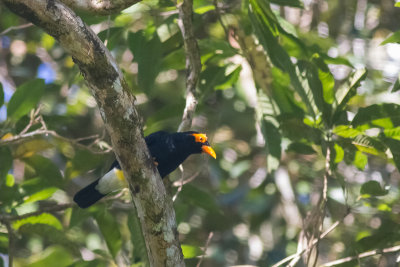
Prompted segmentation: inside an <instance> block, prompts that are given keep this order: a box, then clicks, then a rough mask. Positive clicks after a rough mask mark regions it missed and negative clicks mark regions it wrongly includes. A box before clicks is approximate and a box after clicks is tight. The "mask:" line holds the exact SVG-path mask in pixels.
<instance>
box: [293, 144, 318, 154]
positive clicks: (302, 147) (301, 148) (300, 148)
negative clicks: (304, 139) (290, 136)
mask: <svg viewBox="0 0 400 267" xmlns="http://www.w3.org/2000/svg"><path fill="white" fill-rule="evenodd" d="M286 150H287V151H289V152H290V151H293V152H295V153H299V154H304V155H312V154H315V153H317V152H316V151H315V150H314V149H313V148H312V147H311V146H309V145H307V144H304V143H298V142H295V143H291V144H290V145H289V146H288V148H287V149H286Z"/></svg>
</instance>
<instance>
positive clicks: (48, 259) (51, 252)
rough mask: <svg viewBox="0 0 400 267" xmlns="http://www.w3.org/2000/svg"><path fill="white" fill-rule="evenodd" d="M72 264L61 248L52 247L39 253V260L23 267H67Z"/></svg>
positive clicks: (69, 257)
mask: <svg viewBox="0 0 400 267" xmlns="http://www.w3.org/2000/svg"><path fill="white" fill-rule="evenodd" d="M72 262H73V257H72V256H71V255H70V253H69V252H68V250H66V249H65V248H64V247H62V246H52V247H48V248H46V250H44V251H42V252H41V253H40V257H39V259H36V260H34V261H33V262H32V263H30V264H27V265H25V266H26V267H43V266H57V267H67V266H70V264H71V263H72Z"/></svg>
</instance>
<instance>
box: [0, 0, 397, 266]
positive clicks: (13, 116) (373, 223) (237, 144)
mask: <svg viewBox="0 0 400 267" xmlns="http://www.w3.org/2000/svg"><path fill="white" fill-rule="evenodd" d="M309 2H310V1H304V3H303V2H302V1H298V0H285V1H277V0H274V1H272V0H270V1H263V0H248V1H227V0H226V1H222V0H221V1H211V0H201V1H197V0H196V1H194V16H193V20H194V27H195V31H196V37H197V38H198V42H199V47H200V52H201V62H202V72H201V76H200V82H199V84H198V100H199V105H198V107H197V111H196V114H197V116H196V117H195V118H194V120H193V129H196V130H199V131H204V132H206V133H207V134H208V136H209V141H210V143H211V144H212V146H213V147H214V148H215V150H216V152H217V160H213V159H206V158H205V157H202V156H192V157H191V158H190V159H189V160H188V161H187V162H186V163H185V164H184V166H183V168H184V171H183V174H182V173H181V172H180V171H179V170H177V171H175V172H174V173H173V174H171V175H170V177H169V178H170V180H172V181H175V183H174V185H176V186H173V188H172V189H171V191H172V192H171V195H175V194H176V196H177V198H176V201H175V202H174V205H175V211H176V216H177V221H178V232H179V235H180V239H181V242H182V244H183V245H182V250H183V254H184V256H185V260H186V264H187V266H196V264H197V263H198V261H199V259H198V257H199V256H201V255H203V254H204V251H203V248H204V246H205V244H206V243H208V242H207V237H208V236H209V234H210V233H211V232H212V233H213V235H212V239H211V240H209V244H208V246H207V247H206V249H207V254H206V256H205V258H204V259H203V262H202V266H228V265H236V264H254V265H257V266H270V265H272V264H274V263H276V262H278V261H279V260H281V259H283V258H285V257H286V256H289V255H291V254H294V253H296V246H297V243H298V240H299V238H301V236H302V235H301V234H300V232H301V231H302V230H303V231H309V232H307V233H311V230H310V229H313V227H314V229H315V228H317V229H319V224H317V225H313V223H312V222H313V220H312V219H313V218H312V217H311V216H310V215H309V214H314V212H315V211H317V212H319V213H320V215H321V216H322V217H323V218H324V221H325V224H329V225H331V224H332V223H334V222H335V221H339V222H341V224H340V225H339V226H338V227H337V228H336V229H334V231H332V232H331V233H330V234H329V235H328V236H327V237H325V238H324V239H321V240H320V242H319V244H318V247H319V257H318V259H317V262H318V264H323V263H324V262H325V261H326V259H340V258H344V257H346V256H354V255H358V254H360V253H362V252H365V251H368V250H373V249H382V248H388V247H392V246H394V245H395V244H398V242H399V236H398V234H397V232H398V231H397V229H398V225H397V222H398V218H397V215H396V213H395V212H396V210H397V208H398V205H399V190H398V179H399V172H398V170H399V169H400V105H399V104H398V102H399V101H398V100H399V99H398V92H397V91H398V90H399V88H400V85H399V74H398V73H399V68H398V67H396V68H395V67H392V69H390V68H389V67H387V66H394V65H396V64H397V66H399V65H400V64H399V63H400V62H399V61H400V60H399V57H398V56H395V55H392V54H391V53H394V52H396V53H397V54H398V53H399V40H400V38H399V36H400V35H399V33H400V31H399V25H398V21H397V19H395V18H398V16H399V15H400V14H399V13H400V11H399V9H398V8H395V7H393V10H390V11H389V10H387V9H385V8H384V6H385V5H381V4H380V3H378V2H379V1H378V2H377V1H368V4H365V7H360V6H359V5H361V4H360V3H361V2H363V3H364V2H365V1H355V0H354V1H353V0H352V1H333V0H328V1H314V2H313V3H312V4H310V3H309ZM215 3H217V6H215ZM357 3H358V4H357ZM308 5H311V6H308ZM351 5H354V6H351ZM393 5H396V6H397V7H399V3H396V4H395V3H393ZM350 6H351V8H350ZM355 6H357V8H354V7H355ZM346 7H347V8H346ZM0 8H1V11H2V12H1V13H2V16H1V18H0V25H1V28H2V29H6V28H9V27H12V26H16V25H19V24H23V23H24V21H23V20H22V19H21V18H18V17H16V16H15V15H13V14H12V13H11V12H10V11H9V10H7V9H6V8H5V7H4V6H1V7H0ZM306 9H307V11H306ZM175 11H176V7H175V6H174V3H173V2H172V1H143V2H140V3H138V4H135V5H134V6H132V7H130V8H128V9H126V10H124V11H122V12H120V13H118V14H115V15H113V16H112V17H111V18H110V19H108V18H107V17H94V16H92V15H87V14H81V16H82V18H83V20H84V21H85V22H86V23H87V24H90V25H91V26H92V27H93V29H94V30H95V31H96V32H97V33H98V36H99V37H100V38H101V39H102V40H104V41H107V47H108V48H109V49H110V51H111V52H112V54H113V56H114V57H115V58H116V60H117V62H118V63H119V66H120V67H121V68H122V70H123V71H124V75H125V79H126V81H127V83H128V84H129V86H130V88H132V92H133V93H134V94H135V96H136V97H137V107H138V109H139V111H140V113H141V115H142V116H143V117H144V125H145V128H144V131H145V135H147V134H149V133H152V132H154V131H157V130H167V131H176V129H177V127H178V125H179V122H180V120H181V117H182V112H183V108H184V106H185V89H184V88H185V79H186V70H185V54H184V48H183V40H182V36H181V33H180V31H179V27H178V26H177V18H178V14H177V12H175ZM377 14H380V15H377ZM384 16H386V17H387V18H388V19H386V20H382V19H381V18H383V17H384ZM396 16H397V17H396ZM392 17H393V20H392V19H391V18H392ZM307 21H308V22H307ZM100 29H102V30H101V31H100ZM104 29H105V30H104ZM388 29H390V31H392V32H393V34H390V36H389V37H387V36H388V35H389V34H388V33H389V31H388ZM0 38H1V51H2V56H1V58H0V61H1V62H2V64H4V65H5V66H7V69H8V72H7V74H6V75H5V76H4V77H0V78H1V79H0V81H1V86H0V139H1V140H0V192H1V193H0V223H1V224H0V229H1V232H0V253H1V255H6V254H7V253H8V252H9V241H10V239H13V240H12V241H13V242H14V244H13V246H14V250H15V251H14V252H13V253H14V256H15V266H43V265H45V264H46V265H48V266H55V265H57V266H110V265H112V264H114V265H118V266H141V265H145V264H146V263H145V262H144V258H145V255H144V253H145V245H144V244H143V240H141V238H142V237H141V235H140V232H139V230H140V229H138V227H139V225H138V223H137V221H136V218H135V216H134V214H133V211H132V207H131V204H130V196H129V194H128V193H127V192H128V191H127V190H123V191H122V192H121V193H119V192H118V193H115V194H113V195H111V196H109V197H107V198H106V199H105V200H104V201H102V202H101V203H99V204H96V205H95V206H94V207H91V208H89V209H85V210H81V209H79V208H77V207H76V206H73V207H72V206H71V205H66V206H62V205H64V204H65V203H70V202H71V201H72V196H73V195H74V193H75V192H76V191H77V190H79V189H80V188H82V187H83V186H85V185H87V184H88V183H89V182H90V181H91V180H93V179H94V178H97V177H99V176H100V175H101V174H103V173H104V172H105V171H106V170H107V168H108V166H109V163H110V161H111V160H113V155H112V153H108V150H107V148H108V147H109V144H108V139H107V137H106V136H105V135H104V134H103V133H104V132H105V129H104V127H103V126H102V121H101V116H100V114H99V111H98V109H97V107H96V103H95V101H94V99H93V97H92V96H91V95H90V90H89V89H88V88H87V87H86V85H85V83H84V80H83V77H82V76H81V74H80V72H79V70H78V68H77V67H76V66H75V65H74V64H73V60H72V59H71V57H70V56H69V55H68V53H67V52H66V51H64V50H63V49H62V48H61V47H60V46H59V45H58V44H57V42H55V41H54V39H53V38H52V37H51V36H49V35H47V34H46V33H44V32H43V31H41V30H40V29H39V28H37V27H34V26H32V27H28V28H23V29H19V30H12V31H9V32H7V33H5V34H2V35H1V36H0ZM379 44H380V45H379ZM352 47H353V48H354V49H352ZM377 51H380V54H379V55H380V58H379V59H377V58H375V57H374V55H375V54H377V53H378V52H377ZM382 51H383V52H382ZM3 55H4V56H3ZM377 61H379V62H377ZM381 62H383V63H381ZM385 65H386V67H385ZM393 68H394V69H395V71H393ZM49 130H51V131H54V132H55V133H57V135H55V134H53V133H49ZM39 132H40V133H42V134H34V133H39ZM93 135H96V136H94V137H93ZM88 136H89V138H87V137H88ZM181 177H184V178H186V179H188V178H192V179H193V181H192V182H191V183H190V184H184V185H183V187H182V188H181V190H180V189H179V190H178V188H179V187H180V186H182V183H181V181H180V178H181ZM289 177H290V178H289ZM194 178H195V179H194ZM324 179H327V182H328V183H327V188H326V189H327V194H326V196H325V199H324V196H323V194H322V193H321V192H322V191H323V190H322V189H323V186H321V185H322V184H323V183H324ZM320 197H321V198H322V199H323V200H322V201H323V203H325V204H326V205H325V208H323V212H321V210H320V209H319V206H318V205H317V201H316V199H318V198H320ZM54 207H56V208H54ZM57 207H59V208H57ZM64 207H65V208H64ZM53 208H54V209H53ZM30 213H32V214H30ZM324 215H326V216H324ZM10 218H11V219H10ZM8 221H9V222H12V224H11V227H12V229H13V231H14V232H15V233H13V235H12V236H10V235H7V234H5V233H8V229H7V227H6V223H5V222H8ZM303 221H304V222H305V223H304V224H303V223H302V222H303ZM309 221H311V223H310V222H309ZM324 230H325V228H324ZM315 237H317V236H315ZM308 241H309V240H308ZM302 260H305V259H302ZM393 260H394V259H393V257H392V255H391V254H384V255H381V256H379V257H378V256H375V257H370V258H364V259H359V261H360V262H362V263H363V265H364V264H365V265H370V266H374V265H377V264H378V262H385V263H387V266H390V263H392V262H393ZM1 264H2V261H1V260H0V265H1Z"/></svg>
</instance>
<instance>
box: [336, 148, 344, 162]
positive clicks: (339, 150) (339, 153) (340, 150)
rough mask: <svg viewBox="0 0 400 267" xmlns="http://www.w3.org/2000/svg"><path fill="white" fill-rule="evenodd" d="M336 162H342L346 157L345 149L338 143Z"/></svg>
mask: <svg viewBox="0 0 400 267" xmlns="http://www.w3.org/2000/svg"><path fill="white" fill-rule="evenodd" d="M335 155H336V156H335V163H339V162H342V160H343V158H344V150H343V148H342V147H341V146H339V145H338V144H335Z"/></svg>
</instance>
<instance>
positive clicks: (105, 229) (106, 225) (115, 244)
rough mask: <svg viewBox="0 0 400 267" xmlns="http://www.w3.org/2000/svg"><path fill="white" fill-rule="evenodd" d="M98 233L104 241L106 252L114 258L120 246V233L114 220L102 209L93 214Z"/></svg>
mask: <svg viewBox="0 0 400 267" xmlns="http://www.w3.org/2000/svg"><path fill="white" fill-rule="evenodd" d="M94 217H95V218H96V221H97V224H98V225H99V228H100V232H101V234H102V235H103V237H104V240H105V241H106V244H107V247H108V250H109V251H110V253H111V255H112V256H113V257H114V258H115V257H116V256H117V254H118V252H119V251H120V249H121V246H122V239H121V232H120V231H119V225H118V223H117V221H116V218H115V217H114V216H113V215H111V213H109V212H108V211H107V210H106V209H105V208H104V207H103V208H102V209H101V210H100V209H99V210H97V211H96V212H95V213H94Z"/></svg>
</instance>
